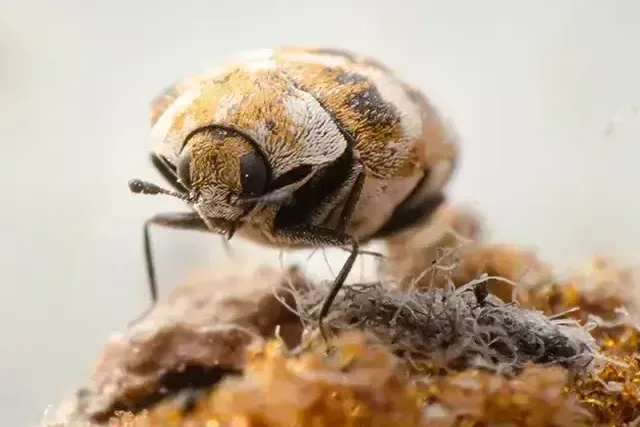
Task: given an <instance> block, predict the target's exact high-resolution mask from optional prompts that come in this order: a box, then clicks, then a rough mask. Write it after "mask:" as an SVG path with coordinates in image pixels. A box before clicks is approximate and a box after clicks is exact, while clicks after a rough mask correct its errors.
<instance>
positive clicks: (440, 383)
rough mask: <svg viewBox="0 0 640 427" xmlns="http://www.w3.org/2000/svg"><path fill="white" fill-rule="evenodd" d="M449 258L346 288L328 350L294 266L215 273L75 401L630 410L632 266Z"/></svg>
mask: <svg viewBox="0 0 640 427" xmlns="http://www.w3.org/2000/svg"><path fill="white" fill-rule="evenodd" d="M458 256H460V257H461V260H462V261H461V262H459V263H458V264H455V267H454V268H450V269H448V268H444V267H443V266H442V265H440V264H437V263H436V264H434V263H433V262H432V259H430V258H427V259H425V262H426V263H427V264H428V266H429V267H430V268H434V267H439V268H440V270H438V274H440V277H441V278H442V279H443V280H444V282H442V283H439V284H438V286H435V287H422V286H416V287H415V289H412V288H414V287H412V286H409V287H405V286H397V283H389V286H387V283H386V282H382V283H369V284H357V285H352V286H348V287H346V288H345V289H344V290H343V292H341V294H340V295H339V297H338V299H337V300H336V303H335V305H334V306H333V308H332V310H331V312H330V315H329V318H328V319H327V325H328V327H329V328H330V329H331V330H332V332H333V335H334V337H333V339H332V340H331V344H332V346H331V347H330V348H329V350H328V351H327V346H326V343H324V341H322V339H320V338H319V336H318V334H317V329H316V325H317V319H316V315H317V314H316V313H317V312H318V309H319V305H320V303H321V301H322V299H323V298H324V296H325V295H326V292H327V287H326V286H325V284H314V283H310V282H309V281H307V280H305V279H304V278H303V277H302V276H301V275H300V273H299V272H298V271H297V270H296V269H292V270H290V271H288V272H285V273H284V274H283V273H281V272H278V271H274V270H270V269H260V270H258V271H257V272H256V273H255V274H249V275H240V274H231V273H221V272H219V273H218V274H217V276H216V278H215V279H212V280H208V281H203V283H202V286H200V284H196V285H195V286H189V287H184V288H179V290H178V291H177V292H176V293H175V294H174V295H172V297H171V298H170V299H169V300H168V301H166V302H165V303H163V304H161V305H160V306H158V307H157V308H156V310H154V312H152V314H151V315H150V316H149V317H147V318H146V319H145V320H144V321H143V322H141V323H139V324H137V325H135V326H134V327H132V328H131V330H129V331H127V332H126V333H125V334H123V335H122V336H120V337H119V338H117V339H115V340H113V341H112V342H110V343H108V345H107V346H106V348H105V352H104V354H103V356H102V358H101V359H100V361H99V364H98V366H97V368H96V373H95V375H94V377H93V378H92V381H91V383H90V387H87V388H86V389H83V390H82V391H81V393H80V397H79V398H78V399H76V401H75V402H74V405H72V407H73V408H74V410H75V412H76V413H78V414H82V415H84V419H85V420H86V419H87V418H91V419H92V420H93V421H100V422H102V423H103V425H104V423H105V422H106V423H108V425H110V426H137V427H146V426H149V427H150V426H159V425H162V426H171V425H176V426H178V425H179V426H187V427H191V426H194V427H195V426H206V427H210V426H217V427H223V426H224V427H239V426H242V427H271V426H274V427H275V426H283V427H298V426H306V425H310V426H317V427H322V426H325V425H326V426H329V425H330V426H332V427H334V426H335V427H338V426H353V427H355V426H408V427H411V426H430V427H433V426H435V427H462V426H474V427H476V426H478V427H479V426H487V427H488V426H493V425H503V426H514V427H516V426H532V427H542V426H551V427H555V426H557V427H565V426H566V427H573V426H594V425H595V426H602V427H604V426H619V427H630V426H632V425H637V424H638V423H640V377H639V375H640V374H639V373H638V372H639V368H640V359H639V357H640V340H639V339H638V337H640V333H639V329H638V326H639V325H640V322H639V321H638V319H640V317H639V316H638V313H640V309H639V307H640V304H638V298H637V293H636V292H635V290H636V289H637V286H638V283H639V282H638V280H637V278H634V277H633V276H632V275H631V274H630V272H629V271H627V270H624V269H620V268H618V267H617V266H615V265H614V264H612V263H610V262H605V261H602V260H597V261H596V262H595V263H594V264H593V266H592V268H591V269H590V270H588V271H580V272H579V273H576V274H575V275H574V276H572V277H570V278H569V279H567V280H562V281H561V280H557V279H555V278H553V277H551V278H550V279H548V280H547V279H545V280H525V281H524V285H523V282H522V281H518V277H516V272H517V275H518V276H519V277H522V275H521V273H522V266H523V265H525V264H527V263H530V262H531V261H532V260H533V261H535V258H532V257H531V254H530V253H528V252H525V251H518V250H516V249H509V248H507V247H505V246H502V247H499V246H483V245H479V244H475V246H474V248H473V250H471V249H469V250H467V251H463V253H462V254H461V255H458ZM414 261H416V260H415V259H414ZM465 265H466V267H465V268H466V269H460V266H465ZM534 270H535V271H537V272H538V273H540V272H544V271H546V270H545V269H544V268H542V267H539V268H537V269H534ZM483 271H484V272H486V271H491V272H492V274H493V275H494V276H493V277H486V275H483V276H482V277H478V275H480V274H482V272H483ZM474 272H479V273H477V274H476V273H474ZM445 273H446V274H445ZM467 274H468V275H472V276H473V275H474V274H475V277H472V278H470V279H469V280H468V281H467V282H464V283H462V282H461V280H462V278H463V277H465V275H467ZM505 277H507V278H505ZM541 277H546V276H544V275H540V274H537V273H536V274H535V275H533V276H531V275H530V276H528V279H532V278H534V279H535V278H538V279H539V278H541ZM503 284H504V285H505V287H504V288H500V286H502V285H503ZM492 285H493V286H492ZM496 286H498V287H497V288H496ZM495 289H502V290H503V291H504V292H505V293H506V290H507V289H509V290H510V291H509V292H510V293H509V295H511V296H512V297H515V298H516V300H517V301H515V302H512V303H505V302H503V301H502V300H501V299H499V298H497V297H496V295H493V294H492V292H490V291H494V290H495ZM587 323H589V324H590V325H586V324H587ZM587 326H588V327H587ZM276 328H279V329H278V333H276ZM274 335H275V338H274ZM266 338H268V339H266ZM118 411H120V412H118ZM123 411H125V412H123ZM67 419H69V417H68V418H67ZM634 423H635V424H634ZM45 425H48V426H53V425H55V426H60V427H62V426H73V425H86V424H73V423H68V422H67V423H58V424H55V423H49V424H45Z"/></svg>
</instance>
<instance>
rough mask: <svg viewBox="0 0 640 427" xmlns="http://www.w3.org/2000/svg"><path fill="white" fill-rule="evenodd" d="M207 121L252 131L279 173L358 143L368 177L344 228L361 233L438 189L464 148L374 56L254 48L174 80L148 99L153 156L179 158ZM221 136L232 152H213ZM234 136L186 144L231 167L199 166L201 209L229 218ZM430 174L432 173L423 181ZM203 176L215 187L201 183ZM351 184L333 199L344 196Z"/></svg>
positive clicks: (324, 160)
mask: <svg viewBox="0 0 640 427" xmlns="http://www.w3.org/2000/svg"><path fill="white" fill-rule="evenodd" d="M207 124H219V125H227V126H231V127H233V128H235V129H239V130H241V131H242V132H244V133H245V134H247V135H249V136H250V137H252V138H253V139H254V140H255V142H256V143H257V144H258V145H259V146H260V147H261V149H262V150H263V151H264V153H265V154H266V156H267V158H268V161H269V164H270V166H271V168H272V173H273V176H274V178H278V177H279V176H282V175H283V174H285V173H286V172H288V171H291V170H293V169H294V168H296V167H298V166H300V165H302V164H308V165H311V166H312V167H314V168H316V169H320V168H322V166H324V165H327V164H329V163H331V162H334V161H335V160H336V159H338V158H339V157H340V156H341V155H342V154H343V153H344V151H345V150H347V149H350V148H352V149H353V150H354V153H355V154H356V156H357V157H359V159H360V161H361V163H362V165H363V167H364V173H365V183H364V188H363V191H362V196H361V197H360V199H359V202H358V204H357V207H356V210H355V212H354V215H353V217H352V219H351V222H350V224H349V225H348V227H347V231H348V232H349V233H351V234H352V235H354V236H356V237H359V238H363V237H365V236H370V235H372V234H374V233H375V232H376V231H377V230H378V229H379V228H380V227H381V226H383V225H384V224H385V223H386V221H387V220H388V218H389V217H390V216H391V215H392V213H393V210H394V208H395V207H396V206H397V205H398V204H399V203H401V202H402V201H403V200H404V199H405V198H406V197H407V196H408V195H409V194H410V193H411V192H414V193H416V192H418V193H426V192H434V191H435V192H437V191H441V190H442V187H443V186H444V185H445V184H446V183H447V181H448V180H449V178H450V176H451V174H452V172H453V170H454V169H455V161H456V158H457V155H458V150H459V147H458V145H457V141H456V138H455V135H453V134H452V133H451V131H450V129H448V128H447V127H446V126H445V125H444V123H443V121H442V118H441V117H440V116H439V114H438V112H437V111H436V110H435V108H434V107H433V106H432V105H431V103H430V102H429V100H428V99H427V98H426V97H425V96H424V94H422V93H421V92H420V91H419V90H417V89H416V88H414V87H412V86H410V85H409V84H407V83H405V82H404V81H402V80H400V79H399V78H398V77H397V76H396V75H395V74H394V73H393V72H392V71H391V70H389V69H388V68H386V67H385V66H384V65H382V64H380V63H378V62H377V61H376V60H374V59H372V58H368V57H364V56H359V55H357V54H355V53H351V52H348V51H344V50H339V49H331V48H323V47H307V46H293V47H283V48H279V49H273V50H263V51H257V52H249V53H247V54H243V55H241V56H238V57H236V58H234V59H233V60H232V61H230V62H229V63H228V64H226V65H225V66H223V67H221V68H219V69H216V70H212V71H210V72H205V73H202V74H199V75H196V76H191V77H189V78H187V79H184V80H182V81H179V82H177V83H175V84H174V85H173V86H171V87H170V88H168V89H167V90H166V91H165V92H164V93H163V94H161V95H160V96H159V97H157V98H156V99H155V100H154V101H153V103H152V132H151V133H152V138H153V139H154V142H155V144H156V145H155V152H156V153H157V154H160V155H162V156H164V157H165V158H166V159H167V160H168V161H169V162H171V163H172V164H176V162H178V159H179V155H180V151H181V149H182V145H183V143H184V141H185V138H186V137H187V136H189V135H190V134H191V133H192V132H194V131H195V130H196V129H198V128H200V127H202V126H204V125H207ZM209 136H211V135H209ZM222 141H224V143H225V144H227V145H229V146H233V147H235V148H233V149H229V150H212V149H211V148H212V147H211V145H212V144H216V143H221V142H222ZM228 141H229V135H225V138H211V137H209V138H207V137H206V135H205V136H203V135H200V137H199V138H192V139H191V140H190V141H189V148H190V150H191V152H192V159H193V162H194V164H193V166H192V170H193V171H198V170H200V171H204V170H208V168H206V167H202V168H200V167H198V163H201V164H202V165H203V166H204V164H205V163H207V162H215V163H219V164H221V165H222V164H224V165H226V166H224V167H222V166H221V167H220V168H219V170H218V171H217V172H216V175H217V176H216V177H212V176H207V175H210V173H209V172H207V173H204V172H203V173H202V176H197V177H196V178H195V180H196V181H200V183H201V185H200V188H202V189H203V190H202V191H204V192H205V193H206V196H207V198H208V199H209V203H208V206H207V207H205V208H203V211H204V213H205V214H207V215H211V216H212V217H219V218H225V219H233V217H234V216H235V215H236V212H234V211H233V208H232V207H230V206H229V203H228V200H229V194H230V191H231V190H230V189H233V188H234V187H237V186H238V185H239V179H240V176H239V172H238V170H239V168H238V167H236V166H237V163H238V162H239V158H240V157H241V156H242V154H243V149H242V147H243V145H242V144H239V143H238V144H229V143H228ZM350 141H351V142H352V143H353V146H352V147H350ZM219 156H224V157H225V159H220V158H218V157H219ZM194 173H196V174H197V173H198V172H194ZM425 173H428V174H429V177H428V179H426V180H422V178H423V175H424V174H425ZM207 182H209V183H210V184H211V185H210V186H207V185H202V184H203V183H204V184H206V183H207ZM214 183H215V185H214ZM418 183H420V186H421V188H417V189H416V186H417V185H418ZM222 187H225V188H222ZM347 190H348V187H345V194H338V195H337V197H346V192H347ZM225 201H227V203H225ZM214 206H216V207H214ZM270 214H271V215H275V211H273V210H272V212H271V213H270ZM334 214H335V213H333V214H332V213H330V212H320V213H318V214H317V215H316V217H315V218H314V220H315V221H316V222H318V223H324V224H326V223H327V222H332V221H335V220H337V216H336V215H334ZM265 215H269V209H266V210H265ZM330 215H334V216H336V218H333V220H332V219H331V217H329V216H330ZM240 231H241V230H239V234H243V233H240ZM247 233H248V234H252V233H251V231H250V230H249V231H248V230H245V232H244V234H245V235H246V234H247ZM252 237H254V238H256V236H252ZM266 243H269V242H266Z"/></svg>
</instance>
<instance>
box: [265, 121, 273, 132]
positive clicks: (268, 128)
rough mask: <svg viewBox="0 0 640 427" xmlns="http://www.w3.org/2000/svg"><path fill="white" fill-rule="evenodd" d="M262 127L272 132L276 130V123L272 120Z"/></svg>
mask: <svg viewBox="0 0 640 427" xmlns="http://www.w3.org/2000/svg"><path fill="white" fill-rule="evenodd" d="M264 126H265V127H266V128H267V130H268V131H269V132H273V131H275V130H276V122H274V121H273V120H267V121H265V123H264Z"/></svg>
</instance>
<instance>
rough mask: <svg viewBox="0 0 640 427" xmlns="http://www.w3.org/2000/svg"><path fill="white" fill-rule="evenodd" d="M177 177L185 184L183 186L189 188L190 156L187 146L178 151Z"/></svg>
mask: <svg viewBox="0 0 640 427" xmlns="http://www.w3.org/2000/svg"><path fill="white" fill-rule="evenodd" d="M177 169H178V170H177V172H178V179H179V180H180V182H181V183H182V185H184V186H185V188H187V189H190V188H191V156H190V155H189V148H188V147H184V148H183V149H182V152H180V157H179V158H178V165H177Z"/></svg>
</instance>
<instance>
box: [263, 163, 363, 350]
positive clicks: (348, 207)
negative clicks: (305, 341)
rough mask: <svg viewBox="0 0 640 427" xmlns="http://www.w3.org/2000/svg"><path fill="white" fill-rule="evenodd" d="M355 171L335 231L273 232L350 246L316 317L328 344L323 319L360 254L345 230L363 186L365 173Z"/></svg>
mask: <svg viewBox="0 0 640 427" xmlns="http://www.w3.org/2000/svg"><path fill="white" fill-rule="evenodd" d="M357 171H358V173H357V176H356V178H355V181H354V184H353V186H352V187H351V190H350V191H349V194H348V196H347V199H346V200H345V203H344V206H343V209H342V211H341V214H340V218H339V221H338V226H337V227H336V229H329V228H324V227H318V226H299V227H294V228H281V229H279V230H277V231H276V232H275V234H276V235H277V236H278V237H279V238H281V239H284V240H287V241H290V242H291V243H303V244H309V245H314V246H351V251H350V254H349V257H348V258H347V260H346V261H345V263H344V264H343V265H342V268H341V269H340V271H339V272H338V274H337V276H336V277H335V279H334V281H333V284H332V285H331V289H330V290H329V293H328V294H327V296H326V297H325V299H324V302H323V303H322V307H321V308H320V313H319V315H318V329H319V330H320V334H321V335H322V337H323V339H324V340H325V342H328V338H327V334H326V331H325V328H324V320H325V317H326V316H327V314H328V313H329V310H330V309H331V306H332V305H333V302H334V301H335V299H336V297H337V296H338V292H340V289H341V288H342V286H343V285H344V282H345V280H346V279H347V276H348V275H349V273H350V272H351V269H352V268H353V265H354V263H355V261H356V258H357V256H358V254H359V248H360V245H359V243H358V240H357V239H356V238H354V237H353V236H350V235H349V234H348V233H346V231H345V230H346V228H347V225H348V224H349V221H350V220H351V217H352V216H353V212H354V211H355V208H356V205H357V203H358V200H359V199H360V194H361V193H362V187H363V186H364V179H365V175H364V171H363V169H362V168H358V169H357Z"/></svg>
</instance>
